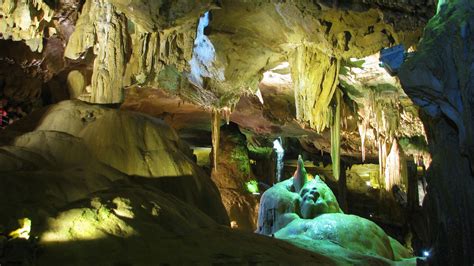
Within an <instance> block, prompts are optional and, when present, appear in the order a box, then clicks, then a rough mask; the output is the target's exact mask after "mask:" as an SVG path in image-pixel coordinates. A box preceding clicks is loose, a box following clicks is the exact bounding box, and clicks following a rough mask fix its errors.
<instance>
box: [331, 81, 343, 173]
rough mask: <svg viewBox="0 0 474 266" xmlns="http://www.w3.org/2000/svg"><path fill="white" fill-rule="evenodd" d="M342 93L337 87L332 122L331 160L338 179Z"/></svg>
mask: <svg viewBox="0 0 474 266" xmlns="http://www.w3.org/2000/svg"><path fill="white" fill-rule="evenodd" d="M341 94H342V92H341V91H340V90H339V89H337V90H336V92H335V97H334V98H335V100H336V106H335V108H334V110H333V119H332V124H331V160H332V172H333V176H334V178H335V179H336V180H339V174H340V167H341V165H340V163H341V158H340V157H341V154H340V149H341Z"/></svg>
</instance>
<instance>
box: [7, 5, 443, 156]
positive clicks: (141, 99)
mask: <svg viewBox="0 0 474 266" xmlns="http://www.w3.org/2000/svg"><path fill="white" fill-rule="evenodd" d="M434 9H435V3H434V2H433V1H431V0H419V1H410V2H409V3H407V1H381V0H374V1H370V0H354V1H323V0H320V1H309V0H308V1H271V0H268V1H244V0H238V1H236V0H222V1H210V0H208V1H205V0H203V1H185V0H179V1H158V0H156V1H145V0H127V1H125V0H86V1H79V0H57V1H46V0H33V1H18V0H0V36H1V38H2V39H3V40H0V77H1V78H2V79H3V80H4V81H3V83H4V84H5V85H4V92H5V95H6V96H7V97H9V98H12V99H15V100H17V101H30V102H34V101H36V100H37V99H38V98H39V95H40V94H41V91H42V90H44V89H45V87H47V88H48V89H49V90H50V93H51V94H52V97H53V98H55V99H56V100H61V99H65V98H67V97H68V95H69V96H70V97H74V98H79V99H81V100H84V101H87V102H90V103H96V104H121V108H122V109H127V110H133V111H139V112H144V113H147V114H150V115H152V116H155V117H160V118H163V119H164V120H165V121H166V122H168V123H169V124H170V125H172V126H173V127H174V128H175V129H176V130H178V132H182V133H184V132H185V133H187V134H191V135H192V134H194V135H195V137H196V136H199V134H202V132H210V128H211V112H215V113H218V114H221V115H222V118H223V120H222V123H224V122H225V120H229V121H232V122H234V123H236V124H238V125H239V126H240V128H241V130H242V131H245V132H246V134H247V135H248V136H249V135H250V136H253V137H255V138H258V137H272V138H273V137H279V136H282V137H294V138H298V139H299V140H300V142H301V144H302V146H303V147H305V148H306V149H308V150H310V151H325V152H329V151H330V150H331V136H330V130H329V129H330V128H331V124H332V122H333V121H334V119H335V118H334V110H335V100H334V99H335V97H334V95H335V94H336V92H338V91H340V92H342V95H343V97H342V100H341V106H340V108H341V112H342V119H341V124H342V125H341V132H340V134H341V153H342V155H348V156H353V157H358V158H360V157H361V153H362V154H364V155H363V157H368V158H377V156H378V154H379V151H380V140H381V139H382V140H383V141H385V142H391V141H393V140H394V139H398V140H400V139H403V138H406V139H412V138H424V135H425V133H424V129H423V125H422V123H421V121H420V119H419V114H418V109H417V108H416V107H415V106H414V105H413V103H412V102H411V101H410V100H409V98H408V97H407V96H406V94H405V93H404V92H403V90H402V89H401V86H400V84H399V81H398V79H397V78H396V77H391V76H390V75H388V74H387V72H385V71H384V70H383V68H381V67H379V66H378V52H379V51H380V49H382V48H384V47H390V46H393V45H397V44H403V45H404V46H405V47H411V49H413V50H416V43H417V42H418V41H419V38H420V36H421V33H422V30H423V27H424V26H425V24H426V22H427V20H428V19H429V18H430V17H431V16H432V15H433V13H434ZM20 77H21V78H20ZM193 132H194V133H193ZM362 143H363V145H362ZM364 147H365V148H364ZM410 147H413V145H412V146H410ZM409 150H410V149H407V153H409V154H410V155H417V156H419V155H420V154H421V153H422V152H420V149H418V150H417V149H416V148H414V149H411V150H410V151H409Z"/></svg>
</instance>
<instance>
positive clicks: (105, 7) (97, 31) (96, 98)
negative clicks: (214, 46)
mask: <svg viewBox="0 0 474 266" xmlns="http://www.w3.org/2000/svg"><path fill="white" fill-rule="evenodd" d="M121 8H122V9H121ZM123 11H124V10H123V7H121V6H120V5H116V4H115V2H112V1H108V0H86V2H85V4H84V6H83V9H82V12H81V15H80V17H79V19H78V21H77V23H76V27H75V30H74V32H73V34H72V35H71V37H70V39H69V42H68V44H67V46H66V50H65V53H64V56H65V57H67V58H70V59H74V60H78V59H81V58H84V56H85V54H86V53H87V51H88V50H89V49H92V50H93V52H94V54H95V55H96V57H95V61H94V67H93V75H92V80H90V81H87V83H88V84H86V85H87V92H86V91H84V94H83V95H82V96H81V97H80V99H82V100H84V101H88V102H92V103H107V104H109V103H119V102H121V101H122V100H123V97H124V95H123V88H124V87H126V86H131V85H151V86H160V87H163V88H168V87H170V88H172V89H173V90H178V89H179V88H180V86H181V84H178V83H179V82H181V80H179V79H176V78H174V76H173V77H171V76H170V77H168V76H166V77H164V78H163V80H165V83H166V84H161V80H159V79H160V75H162V74H161V73H162V71H163V70H164V68H165V66H170V67H171V68H173V69H174V70H172V71H175V72H177V73H182V72H184V71H187V70H188V69H189V65H188V61H189V60H190V59H191V56H192V53H193V42H194V39H195V35H196V32H195V30H194V29H195V27H196V23H197V22H196V21H194V20H189V21H188V20H186V21H183V23H182V24H180V25H178V26H176V27H173V28H171V29H166V30H165V29H159V28H158V30H153V31H152V29H150V27H149V25H147V26H144V25H142V24H141V21H140V19H139V18H135V17H131V15H130V13H124V12H123ZM134 19H135V20H136V21H135V20H134ZM174 74H175V73H174V72H173V73H172V75H174Z"/></svg>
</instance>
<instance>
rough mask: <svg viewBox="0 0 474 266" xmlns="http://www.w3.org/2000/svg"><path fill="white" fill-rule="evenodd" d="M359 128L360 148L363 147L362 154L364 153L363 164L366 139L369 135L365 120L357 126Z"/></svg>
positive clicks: (363, 155)
mask: <svg viewBox="0 0 474 266" xmlns="http://www.w3.org/2000/svg"><path fill="white" fill-rule="evenodd" d="M357 126H358V128H359V135H360V143H361V145H360V147H361V152H362V162H365V137H366V134H367V122H366V119H365V118H363V120H362V122H359V123H358V124H357Z"/></svg>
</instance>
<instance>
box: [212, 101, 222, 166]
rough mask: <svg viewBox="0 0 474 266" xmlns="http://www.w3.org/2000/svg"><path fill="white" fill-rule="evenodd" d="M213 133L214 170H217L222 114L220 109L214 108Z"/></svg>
mask: <svg viewBox="0 0 474 266" xmlns="http://www.w3.org/2000/svg"><path fill="white" fill-rule="evenodd" d="M211 116H212V117H211V120H212V121H211V126H212V128H211V131H212V132H211V134H212V161H213V163H214V171H216V172H217V156H218V151H219V141H220V131H221V114H220V112H219V110H218V109H213V110H212V114H211Z"/></svg>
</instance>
